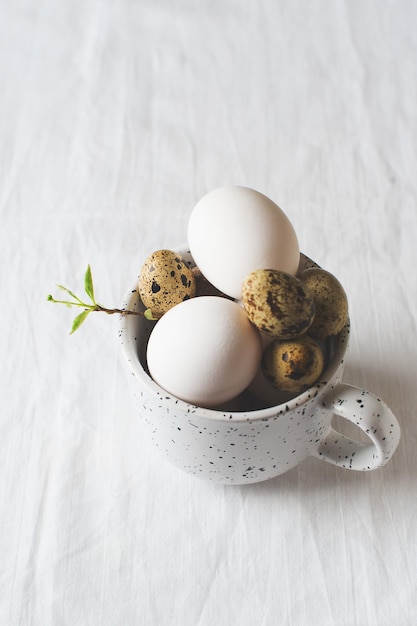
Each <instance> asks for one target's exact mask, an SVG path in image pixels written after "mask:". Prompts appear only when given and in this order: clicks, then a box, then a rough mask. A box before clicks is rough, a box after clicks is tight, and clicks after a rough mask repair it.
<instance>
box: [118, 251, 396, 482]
mask: <svg viewBox="0 0 417 626" xmlns="http://www.w3.org/2000/svg"><path fill="white" fill-rule="evenodd" d="M179 251H180V252H181V253H182V254H183V256H185V257H186V258H187V259H188V261H189V263H190V264H192V258H191V257H190V255H189V253H188V252H184V250H183V249H181V248H180V249H179ZM311 266H316V267H317V265H316V264H315V263H314V262H312V261H311V260H310V259H308V258H307V257H305V256H304V255H301V261H300V271H301V270H302V269H305V268H307V267H311ZM141 307H142V304H141V302H140V299H139V296H138V293H137V291H136V288H135V287H134V288H133V289H132V290H131V291H130V292H129V294H128V296H127V297H126V300H125V302H124V308H128V309H131V310H143V308H142V309H141ZM152 328H153V322H149V321H148V320H146V319H145V318H144V317H143V316H135V315H125V316H123V317H121V320H120V333H119V335H120V341H121V347H122V352H123V354H124V357H125V361H126V363H127V365H128V371H129V381H130V384H131V389H132V392H133V395H134V397H135V398H136V401H137V404H138V408H139V413H140V415H141V417H142V419H143V421H144V423H145V424H146V426H147V427H148V430H149V434H150V438H151V440H152V441H153V443H154V444H155V446H156V447H157V448H158V449H159V450H160V451H161V452H162V453H163V454H164V455H165V456H166V458H167V459H168V460H169V461H171V462H172V463H173V464H174V465H176V466H177V467H179V468H181V469H182V470H184V471H186V472H188V473H189V474H192V475H193V476H197V477H200V478H204V479H207V480H210V481H213V482H217V483H225V484H234V485H239V484H248V483H256V482H260V481H264V480H268V479H270V478H273V477H275V476H278V475H279V474H282V473H284V472H286V471H288V470H290V469H291V468H293V467H295V466H296V465H298V464H299V463H301V462H302V461H303V460H304V459H306V458H307V457H310V456H312V457H316V458H318V459H321V460H323V461H327V462H329V463H333V464H334V465H337V466H338V467H342V468H346V469H351V470H359V471H366V470H374V469H377V468H379V467H382V466H383V465H385V463H387V461H388V460H389V459H390V458H391V456H392V455H393V453H394V452H395V449H396V447H397V445H398V442H399V439H400V427H399V424H398V422H397V419H396V418H395V416H394V415H393V413H392V412H391V410H390V409H389V408H388V407H387V405H386V404H384V402H383V401H382V400H380V399H379V398H377V397H376V396H374V395H373V394H371V393H370V392H368V391H364V390H362V389H358V388H356V387H352V386H351V385H347V384H345V383H342V382H341V378H342V374H343V368H344V359H345V353H346V350H347V347H348V339H349V324H346V326H345V327H344V328H343V330H342V331H341V332H340V333H339V335H337V337H335V338H334V339H333V340H332V345H331V350H330V355H329V358H328V363H327V367H326V368H325V371H324V373H323V375H322V376H321V378H320V380H319V381H318V382H317V383H316V384H315V385H313V386H312V387H311V388H310V389H308V390H307V391H305V392H304V393H301V394H300V395H298V396H297V397H295V398H293V399H291V400H289V401H288V402H285V403H283V404H280V405H277V406H272V407H269V408H265V409H261V410H253V411H250V410H249V411H239V412H236V411H231V412H229V411H225V410H222V411H221V410H213V409H204V408H201V407H197V406H193V405H191V404H187V403H186V402H183V401H182V400H179V399H178V398H175V397H173V396H172V395H170V394H168V393H167V392H166V391H164V390H163V389H162V388H161V387H159V386H158V385H157V384H156V383H155V382H154V381H153V380H152V379H151V377H150V376H149V374H148V372H147V368H146V346H147V341H148V338H149V334H150V332H151V330H152ZM334 415H338V416H341V417H342V418H344V419H346V420H348V421H349V422H352V423H353V424H355V425H356V426H357V427H359V428H360V429H361V430H362V431H363V432H364V433H366V435H367V436H368V441H367V443H363V442H358V441H355V440H353V439H350V438H349V437H346V436H345V435H343V434H341V433H339V432H337V431H336V430H335V429H334V428H333V426H332V419H333V416H334Z"/></svg>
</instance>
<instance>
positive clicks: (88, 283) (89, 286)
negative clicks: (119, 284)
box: [84, 265, 96, 304]
mask: <svg viewBox="0 0 417 626" xmlns="http://www.w3.org/2000/svg"><path fill="white" fill-rule="evenodd" d="M84 289H85V293H86V294H87V296H89V298H91V300H92V301H93V302H94V304H95V303H96V301H95V300H94V285H93V277H92V275H91V267H90V265H88V267H87V271H86V273H85V276H84Z"/></svg>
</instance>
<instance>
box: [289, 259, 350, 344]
mask: <svg viewBox="0 0 417 626" xmlns="http://www.w3.org/2000/svg"><path fill="white" fill-rule="evenodd" d="M298 278H299V279H300V281H301V282H302V283H304V285H305V286H306V287H307V288H308V290H309V291H310V293H311V294H312V295H313V298H314V304H315V307H316V314H315V317H314V321H313V323H312V325H311V327H310V329H309V334H310V335H311V336H313V337H317V338H319V339H325V338H326V337H330V336H332V335H337V333H339V332H340V331H341V330H342V328H343V326H344V325H345V324H346V322H347V318H348V301H347V297H346V293H345V291H344V289H343V287H342V285H341V284H340V282H339V281H338V280H337V278H336V277H335V276H333V274H331V273H330V272H328V271H327V270H323V269H321V268H310V269H307V270H304V272H302V273H301V274H300V275H299V276H298Z"/></svg>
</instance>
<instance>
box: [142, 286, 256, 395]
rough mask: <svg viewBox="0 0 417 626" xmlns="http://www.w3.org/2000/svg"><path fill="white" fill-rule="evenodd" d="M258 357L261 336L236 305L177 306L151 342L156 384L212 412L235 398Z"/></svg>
mask: <svg viewBox="0 0 417 626" xmlns="http://www.w3.org/2000/svg"><path fill="white" fill-rule="evenodd" d="M261 355H262V341H261V338H260V334H259V332H258V331H257V330H256V328H255V327H254V326H252V324H251V323H250V322H249V320H248V317H247V315H246V313H245V311H244V310H243V309H242V307H240V306H239V305H238V304H237V303H236V302H232V301H231V300H227V299H226V298H222V297H218V296H201V297H199V298H193V299H191V300H186V301H185V302H181V303H180V304H177V305H176V306H174V307H173V308H172V309H170V310H169V311H168V312H167V313H165V315H164V316H163V317H162V318H161V319H160V320H159V321H158V322H157V324H156V325H155V327H154V329H153V330H152V333H151V335H150V337H149V342H148V347H147V361H148V368H149V372H150V374H151V376H152V378H153V379H154V381H155V382H156V383H157V384H159V385H160V386H161V387H162V388H163V389H165V390H166V391H168V392H169V393H171V394H172V395H174V396H176V397H177V398H180V399H181V400H185V401H186V402H189V403H190V404H194V405H197V406H202V407H215V406H217V405H219V404H221V403H223V402H227V401H228V400H230V399H232V398H234V397H235V396H237V395H238V394H239V393H240V392H241V391H243V390H244V389H245V388H246V387H247V386H248V385H249V383H250V382H251V380H252V378H253V377H254V376H255V374H256V372H257V370H258V367H259V364H260V359H261Z"/></svg>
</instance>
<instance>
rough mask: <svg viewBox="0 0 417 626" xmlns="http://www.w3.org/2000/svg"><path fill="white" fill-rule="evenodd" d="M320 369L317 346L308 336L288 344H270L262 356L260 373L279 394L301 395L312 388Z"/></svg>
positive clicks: (320, 355)
mask: <svg viewBox="0 0 417 626" xmlns="http://www.w3.org/2000/svg"><path fill="white" fill-rule="evenodd" d="M323 367H324V356H323V352H322V350H321V348H320V346H319V344H318V343H317V342H316V341H315V340H314V339H313V338H312V337H309V336H308V335H303V336H302V337H299V338H298V339H294V340H291V341H279V340H274V341H273V342H272V343H270V344H269V345H268V346H267V348H265V350H264V353H263V355H262V370H263V372H264V374H265V376H266V378H267V379H268V381H269V382H270V383H271V384H272V385H273V386H274V387H275V388H276V389H279V390H281V391H288V392H290V393H301V392H302V391H305V390H306V389H308V388H309V387H311V385H313V384H314V383H315V382H317V380H318V379H319V377H320V374H321V373H322V371H323Z"/></svg>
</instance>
